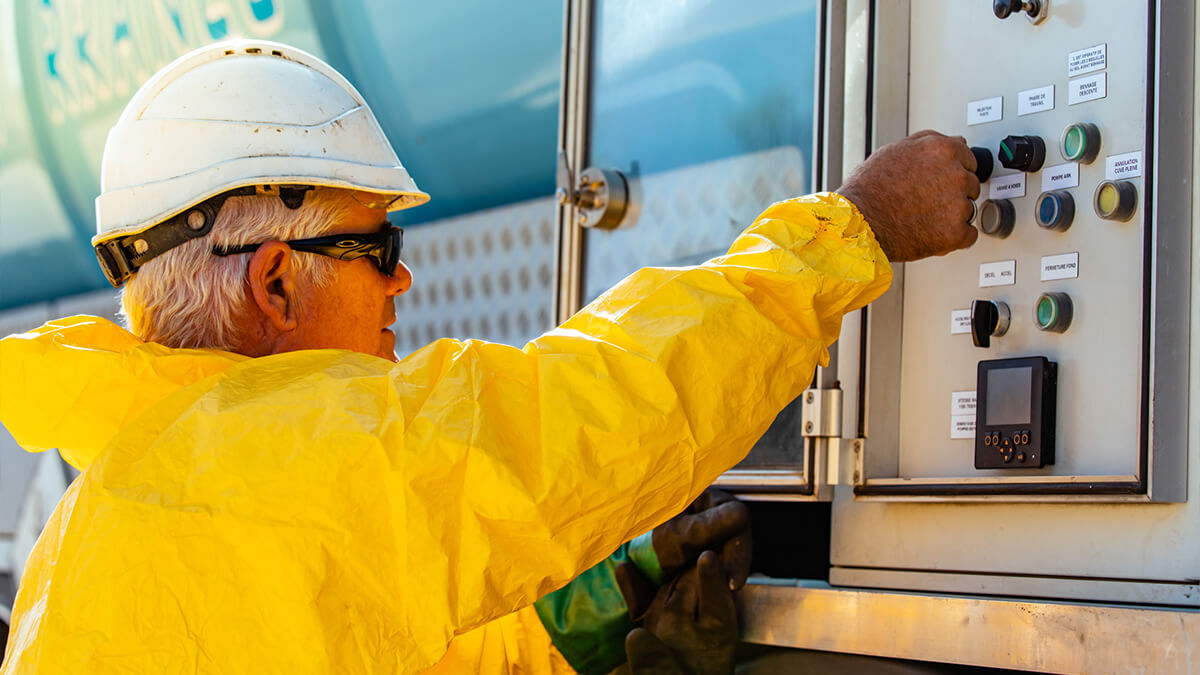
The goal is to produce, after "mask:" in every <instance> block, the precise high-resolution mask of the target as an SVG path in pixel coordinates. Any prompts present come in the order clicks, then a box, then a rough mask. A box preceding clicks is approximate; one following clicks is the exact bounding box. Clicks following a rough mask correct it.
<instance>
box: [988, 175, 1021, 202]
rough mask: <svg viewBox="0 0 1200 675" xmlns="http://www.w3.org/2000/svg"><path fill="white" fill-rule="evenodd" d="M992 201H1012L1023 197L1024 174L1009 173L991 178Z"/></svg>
mask: <svg viewBox="0 0 1200 675" xmlns="http://www.w3.org/2000/svg"><path fill="white" fill-rule="evenodd" d="M991 183H992V188H991V191H990V196H991V198H992V199H1012V198H1013V197H1024V196H1025V174H1024V172H1022V173H1009V174H1005V175H1003V176H992V180H991Z"/></svg>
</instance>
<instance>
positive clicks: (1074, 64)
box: [1067, 44, 1108, 77]
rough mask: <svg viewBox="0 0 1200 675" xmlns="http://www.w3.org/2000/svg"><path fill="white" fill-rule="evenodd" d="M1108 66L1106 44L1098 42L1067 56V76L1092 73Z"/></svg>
mask: <svg viewBox="0 0 1200 675" xmlns="http://www.w3.org/2000/svg"><path fill="white" fill-rule="evenodd" d="M1107 67H1108V45H1107V44H1098V45H1096V46H1095V47H1088V48H1087V49H1080V50H1079V51H1077V52H1071V54H1070V55H1069V56H1067V77H1075V76H1076V75H1083V74H1084V73H1094V72H1096V71H1097V70H1104V69H1105V68H1107Z"/></svg>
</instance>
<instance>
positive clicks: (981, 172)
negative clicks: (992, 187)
mask: <svg viewBox="0 0 1200 675" xmlns="http://www.w3.org/2000/svg"><path fill="white" fill-rule="evenodd" d="M971 154H972V155H975V177H976V178H978V179H979V182H980V183H986V182H987V179H989V178H991V177H992V151H991V150H988V149H987V148H971Z"/></svg>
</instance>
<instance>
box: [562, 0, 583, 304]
mask: <svg viewBox="0 0 1200 675" xmlns="http://www.w3.org/2000/svg"><path fill="white" fill-rule="evenodd" d="M563 4H564V8H563V66H562V95H561V97H560V99H559V100H560V101H561V103H560V106H559V112H558V147H559V148H562V149H563V151H564V153H565V155H566V156H565V160H566V161H565V163H564V162H561V161H560V164H559V165H560V166H563V165H565V166H583V163H584V162H585V161H586V157H587V136H588V135H587V122H588V120H587V111H588V109H589V89H588V81H587V77H588V72H589V70H590V65H589V60H590V55H591V51H592V50H591V20H592V2H591V0H563ZM569 184H570V183H568V185H569ZM577 219H578V209H577V208H576V206H575V205H574V204H572V203H570V201H569V200H566V203H562V204H560V206H559V208H558V227H557V231H558V237H557V246H556V247H555V250H556V258H555V279H557V280H558V283H557V285H556V289H555V293H554V313H553V316H554V323H555V324H560V323H562V322H564V321H566V320H567V319H569V318H570V317H571V315H572V314H574V313H575V312H577V311H579V309H580V307H581V306H582V304H581V300H582V291H581V289H582V282H583V275H582V265H581V263H582V260H583V233H582V231H581V230H580V228H579V227H578V226H576V224H575V223H576V222H577Z"/></svg>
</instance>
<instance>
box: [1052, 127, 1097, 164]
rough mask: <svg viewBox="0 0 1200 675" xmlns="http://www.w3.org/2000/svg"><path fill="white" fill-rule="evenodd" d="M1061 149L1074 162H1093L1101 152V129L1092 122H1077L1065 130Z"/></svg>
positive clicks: (1060, 145)
mask: <svg viewBox="0 0 1200 675" xmlns="http://www.w3.org/2000/svg"><path fill="white" fill-rule="evenodd" d="M1059 150H1061V151H1062V155H1063V157H1065V158H1066V159H1067V160H1069V161H1072V162H1081V163H1083V164H1091V162H1092V160H1094V159H1096V155H1098V154H1099V153H1100V129H1098V128H1097V127H1096V125H1095V124H1092V123H1090V122H1076V123H1075V124H1072V125H1070V126H1068V127H1067V128H1066V129H1064V130H1063V135H1062V141H1061V142H1060V143H1059Z"/></svg>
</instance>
